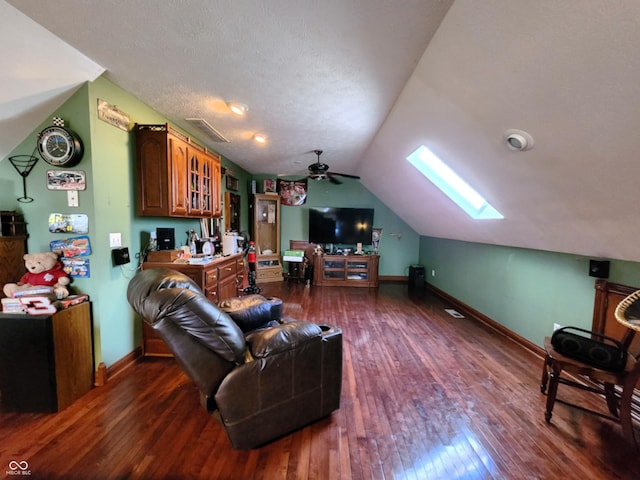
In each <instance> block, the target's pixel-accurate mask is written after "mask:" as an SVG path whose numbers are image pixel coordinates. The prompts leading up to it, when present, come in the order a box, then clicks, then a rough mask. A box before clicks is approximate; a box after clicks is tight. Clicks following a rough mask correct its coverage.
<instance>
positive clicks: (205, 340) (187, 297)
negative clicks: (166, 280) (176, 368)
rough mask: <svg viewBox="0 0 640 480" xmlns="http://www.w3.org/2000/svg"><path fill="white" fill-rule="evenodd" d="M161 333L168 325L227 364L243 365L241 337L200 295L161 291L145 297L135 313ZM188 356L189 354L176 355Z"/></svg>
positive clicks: (224, 315)
mask: <svg viewBox="0 0 640 480" xmlns="http://www.w3.org/2000/svg"><path fill="white" fill-rule="evenodd" d="M138 313H140V315H141V316H142V317H143V319H145V321H147V319H150V320H151V322H150V323H153V324H154V328H156V330H158V331H160V333H162V330H163V328H162V327H163V326H162V323H166V322H171V323H173V324H174V325H176V326H178V327H179V328H180V330H181V331H183V332H185V333H186V334H188V335H189V336H191V337H193V338H194V339H196V340H197V341H198V342H199V343H201V344H202V345H204V346H205V347H207V348H209V349H210V350H212V351H214V352H215V353H217V354H218V355H219V356H221V357H222V358H224V359H225V360H226V361H228V362H233V363H235V364H236V365H239V364H241V363H243V362H244V355H245V348H246V346H245V338H244V334H243V333H242V330H240V327H238V326H237V325H236V324H235V323H234V321H233V320H231V317H229V315H227V314H226V313H224V312H223V311H222V310H220V309H219V308H218V307H217V306H216V305H215V304H214V303H212V302H211V301H210V300H209V299H208V298H207V297H205V296H204V295H203V294H202V293H200V292H194V291H192V290H187V289H184V288H165V289H162V290H158V291H156V292H153V293H152V294H151V295H149V296H148V297H147V299H146V301H145V302H144V303H143V304H142V305H141V309H140V311H139V312H138ZM174 355H176V356H188V355H189V352H188V351H187V352H176V351H174Z"/></svg>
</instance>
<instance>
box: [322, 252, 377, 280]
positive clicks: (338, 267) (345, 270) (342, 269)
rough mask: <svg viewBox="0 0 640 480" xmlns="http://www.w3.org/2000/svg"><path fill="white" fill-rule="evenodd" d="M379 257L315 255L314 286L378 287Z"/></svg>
mask: <svg viewBox="0 0 640 480" xmlns="http://www.w3.org/2000/svg"><path fill="white" fill-rule="evenodd" d="M379 259H380V257H379V256H378V255H314V256H313V284H314V285H315V286H318V287H368V288H372V287H377V286H378V261H379Z"/></svg>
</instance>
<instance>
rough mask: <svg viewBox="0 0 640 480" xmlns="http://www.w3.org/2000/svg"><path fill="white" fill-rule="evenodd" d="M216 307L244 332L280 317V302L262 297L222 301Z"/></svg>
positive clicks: (255, 296) (250, 296) (234, 298)
mask: <svg viewBox="0 0 640 480" xmlns="http://www.w3.org/2000/svg"><path fill="white" fill-rule="evenodd" d="M218 306H219V307H220V308H221V309H222V310H223V311H224V312H225V313H226V314H227V315H229V316H230V317H231V319H232V320H233V321H234V322H236V324H237V325H238V326H239V327H240V329H241V330H242V331H243V332H244V333H247V332H250V331H251V330H255V329H256V328H261V327H264V326H266V325H267V324H268V323H269V322H271V321H272V320H276V321H277V320H280V317H281V316H282V300H281V299H279V298H275V297H273V298H265V297H263V296H262V295H247V296H245V297H233V298H227V299H225V300H222V301H221V302H220V303H218Z"/></svg>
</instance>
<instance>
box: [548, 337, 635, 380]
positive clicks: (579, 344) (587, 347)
mask: <svg viewBox="0 0 640 480" xmlns="http://www.w3.org/2000/svg"><path fill="white" fill-rule="evenodd" d="M551 345H553V348H555V349H556V350H557V351H558V352H559V353H561V354H562V355H565V356H567V357H570V358H574V359H576V360H580V361H581V362H584V363H586V364H588V365H591V366H594V367H596V368H602V369H604V370H610V371H616V372H619V371H621V370H623V369H624V368H625V365H626V364H627V351H626V350H625V348H624V346H623V345H622V344H621V343H620V342H618V341H617V340H616V339H614V338H610V337H606V336H604V335H600V334H598V333H595V332H590V331H589V330H584V329H582V328H578V327H563V328H559V329H558V330H556V331H555V332H553V335H552V336H551Z"/></svg>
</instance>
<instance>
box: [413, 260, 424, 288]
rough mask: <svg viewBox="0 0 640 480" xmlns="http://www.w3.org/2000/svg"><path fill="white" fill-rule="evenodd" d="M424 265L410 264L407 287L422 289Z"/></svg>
mask: <svg viewBox="0 0 640 480" xmlns="http://www.w3.org/2000/svg"><path fill="white" fill-rule="evenodd" d="M424 279H425V274H424V266H422V265H411V266H410V267H409V288H410V289H416V290H418V289H423V288H424Z"/></svg>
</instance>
